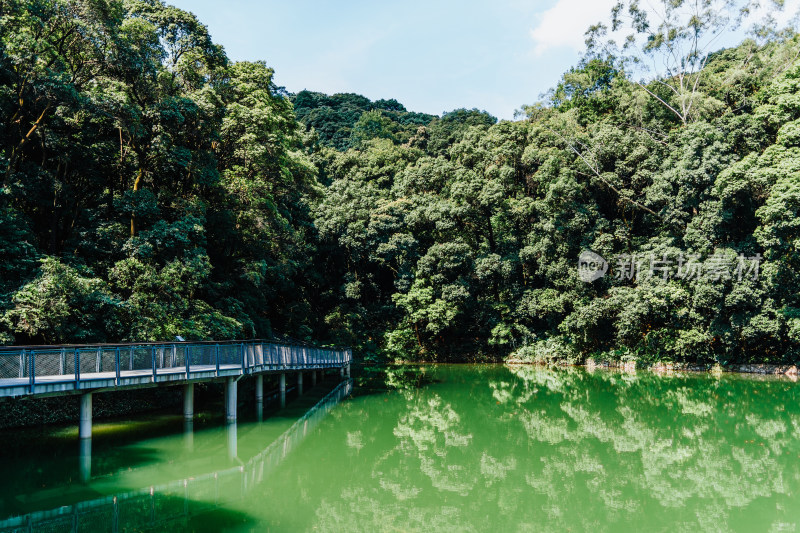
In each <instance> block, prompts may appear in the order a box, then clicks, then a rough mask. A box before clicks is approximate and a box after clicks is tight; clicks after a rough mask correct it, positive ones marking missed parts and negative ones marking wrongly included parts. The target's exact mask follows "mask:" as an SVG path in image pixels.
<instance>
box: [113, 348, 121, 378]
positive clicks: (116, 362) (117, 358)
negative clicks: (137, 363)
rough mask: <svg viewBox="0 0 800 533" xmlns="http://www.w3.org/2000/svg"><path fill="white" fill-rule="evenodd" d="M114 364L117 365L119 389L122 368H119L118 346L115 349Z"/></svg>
mask: <svg viewBox="0 0 800 533" xmlns="http://www.w3.org/2000/svg"><path fill="white" fill-rule="evenodd" d="M114 363H115V367H116V369H117V387H119V374H120V368H119V364H120V363H119V346H117V347H116V348H115V349H114Z"/></svg>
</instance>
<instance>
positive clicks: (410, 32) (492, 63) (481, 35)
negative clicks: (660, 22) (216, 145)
mask: <svg viewBox="0 0 800 533" xmlns="http://www.w3.org/2000/svg"><path fill="white" fill-rule="evenodd" d="M167 1H168V3H172V4H174V5H176V6H178V7H180V8H182V9H185V10H188V11H191V12H193V13H194V14H195V15H197V17H198V18H199V19H200V21H201V22H203V23H204V24H206V25H207V26H208V28H209V31H210V32H211V35H212V38H213V39H214V41H215V42H217V43H219V44H221V45H223V46H224V47H225V50H226V51H227V53H228V56H229V57H230V58H232V59H233V60H237V61H238V60H258V59H262V60H264V61H266V62H267V64H268V65H269V66H271V67H273V68H274V69H275V72H276V74H275V81H276V82H277V83H278V85H282V86H285V87H286V88H287V89H288V90H289V91H292V92H297V91H300V90H302V89H309V90H315V91H320V92H325V93H335V92H355V93H359V94H363V95H365V96H367V97H369V98H371V99H378V98H396V99H397V100H398V101H400V102H401V103H402V104H404V105H405V106H406V107H407V108H408V109H409V110H413V111H421V112H427V113H434V114H440V113H442V112H443V111H450V110H452V109H455V108H459V107H467V108H473V107H477V108H480V109H485V110H487V111H489V112H490V113H492V114H494V115H495V116H498V117H499V118H507V119H510V118H513V114H514V110H515V109H519V108H520V107H521V106H522V105H524V104H532V103H535V102H536V101H538V100H539V99H540V98H539V96H540V94H541V93H543V92H545V91H547V90H548V89H549V88H550V87H552V86H554V85H555V84H556V83H557V81H558V79H559V77H560V76H561V74H562V73H563V72H564V71H565V70H566V69H568V68H569V67H570V66H572V65H574V64H575V63H576V61H577V60H578V58H579V55H580V51H581V50H582V48H583V32H584V31H585V29H586V28H587V27H588V26H589V25H590V24H593V23H595V22H598V21H599V20H600V19H601V18H604V19H605V18H607V17H608V15H607V14H608V13H609V11H610V8H611V5H612V4H613V3H614V0H591V1H581V0H532V1H527V2H526V1H523V0H488V1H487V0H482V1H477V0H461V1H458V2H455V1H449V0H448V1H443V0H405V1H403V2H378V1H375V0H372V1H366V0H356V1H348V0H338V1H322V0H317V1H310V0H292V1H288V2H287V1H280V2H278V1H274V0H267V1H262V2H255V1H246V0H226V1H225V2H220V1H219V0H191V1H190V0H167Z"/></svg>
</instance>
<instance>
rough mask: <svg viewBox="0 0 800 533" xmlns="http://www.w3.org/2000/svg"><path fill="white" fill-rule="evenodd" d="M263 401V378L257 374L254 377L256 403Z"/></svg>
mask: <svg viewBox="0 0 800 533" xmlns="http://www.w3.org/2000/svg"><path fill="white" fill-rule="evenodd" d="M263 401H264V376H263V375H262V374H258V375H257V376H256V402H263Z"/></svg>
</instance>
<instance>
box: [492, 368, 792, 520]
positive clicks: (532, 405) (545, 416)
mask: <svg viewBox="0 0 800 533" xmlns="http://www.w3.org/2000/svg"><path fill="white" fill-rule="evenodd" d="M512 372H513V373H514V374H515V375H516V376H517V377H519V378H521V379H522V380H523V381H525V382H526V383H528V385H527V386H523V387H522V388H523V389H527V388H531V387H536V388H537V389H539V392H538V395H537V399H536V400H533V401H529V402H527V403H526V405H525V406H524V409H523V410H524V413H523V414H521V415H520V421H521V422H522V427H523V428H524V429H525V431H526V432H527V433H528V435H529V437H530V438H531V439H533V440H535V441H538V442H541V443H543V444H547V445H548V446H547V447H546V448H543V452H544V455H543V456H542V457H541V462H542V467H541V468H539V469H534V471H533V472H530V473H529V474H528V476H527V482H528V483H529V484H530V485H531V487H533V488H534V489H536V490H537V492H541V493H542V494H544V495H546V496H547V497H548V498H549V499H552V500H553V502H554V504H557V503H555V502H559V501H560V502H564V501H565V499H564V496H565V494H566V495H567V496H569V495H570V492H569V491H565V490H564V487H565V486H575V484H585V487H586V488H587V490H586V491H585V492H582V496H585V495H590V497H589V498H588V499H587V500H585V501H584V505H594V506H599V507H602V508H604V509H606V510H607V512H608V513H609V514H612V515H613V514H614V510H615V509H618V508H619V509H623V510H625V511H626V512H629V511H632V510H635V509H636V507H637V506H638V505H639V504H640V502H642V501H646V500H647V499H653V500H655V501H656V502H658V504H660V506H661V507H662V509H661V510H660V512H664V513H668V512H669V511H668V509H681V508H683V507H685V506H690V507H692V511H693V515H694V516H696V517H697V518H698V520H700V517H703V520H706V519H708V517H716V518H715V519H714V520H713V521H711V522H708V524H709V525H713V526H714V527H713V528H711V529H716V528H719V527H722V528H723V529H724V528H725V527H726V526H725V521H726V519H727V517H726V514H727V513H723V514H720V513H719V510H720V509H728V508H730V507H746V506H748V505H750V504H751V503H753V502H754V501H755V500H757V499H758V498H760V497H772V496H775V495H784V496H786V497H787V501H789V497H790V496H791V491H792V489H794V490H797V488H798V481H799V480H800V475H799V472H798V468H797V466H796V463H795V461H788V460H786V457H788V456H789V455H791V456H792V457H795V458H796V457H797V455H798V454H797V452H798V437H800V433H798V432H797V431H796V429H797V428H798V427H800V424H798V422H800V419H798V415H797V413H796V412H795V413H794V414H791V415H789V414H786V413H785V410H782V411H777V412H768V413H764V414H758V413H757V412H751V410H752V411H759V410H760V409H761V406H760V405H759V403H758V402H756V401H754V400H753V396H756V395H757V394H758V392H759V390H760V389H763V386H764V384H763V383H748V382H746V381H742V380H728V379H713V378H707V377H705V376H704V377H684V378H675V379H670V378H664V377H660V376H649V375H635V376H631V375H627V376H624V375H620V374H614V373H595V374H594V375H592V376H591V377H590V378H589V377H588V374H583V373H581V372H553V371H549V370H546V369H541V368H521V369H512ZM587 379H590V380H591V381H592V383H587V381H586V380H587ZM682 382H689V383H690V385H688V386H687V385H680V383H682ZM772 385H774V386H773V387H772V388H775V389H777V390H778V391H780V390H786V388H785V386H782V385H781V384H780V383H777V382H776V383H775V384H772ZM609 386H611V387H613V388H609ZM506 387H507V385H503V384H493V385H492V386H491V388H492V390H498V389H504V388H506ZM587 387H589V388H588V389H587ZM587 390H588V391H590V392H588V393H587ZM764 392H766V391H764ZM792 394H793V393H792ZM762 395H763V392H762ZM543 398H546V400H543ZM787 399H788V398H787ZM773 400H774V399H773ZM771 403H772V402H771ZM772 404H773V405H775V404H777V405H781V402H780V401H777V402H775V403H772ZM790 427H791V428H792V429H794V430H795V431H793V432H790V431H789V428H790ZM608 472H611V473H612V474H608ZM787 478H788V479H787ZM626 494H627V495H633V496H635V498H631V497H626V496H625V495H626ZM576 503H577V502H576ZM665 516H666V515H665ZM693 523H694V524H695V525H696V522H693Z"/></svg>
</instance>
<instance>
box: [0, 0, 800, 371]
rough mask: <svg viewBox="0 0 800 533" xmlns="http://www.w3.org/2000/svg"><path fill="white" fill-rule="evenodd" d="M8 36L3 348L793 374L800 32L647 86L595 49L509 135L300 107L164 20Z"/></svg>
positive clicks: (415, 116) (182, 17)
mask: <svg viewBox="0 0 800 533" xmlns="http://www.w3.org/2000/svg"><path fill="white" fill-rule="evenodd" d="M0 17H2V24H0V47H1V48H0V113H2V115H3V117H5V118H4V120H3V121H2V123H0V142H1V143H2V145H1V147H0V159H1V160H0V164H2V180H3V181H2V196H0V254H2V257H3V261H2V263H0V272H1V273H2V274H1V275H0V317H2V318H1V319H0V339H2V341H3V342H5V343H11V342H16V343H27V342H89V341H112V340H162V339H168V338H171V337H172V336H173V335H183V336H184V337H187V338H215V339H222V338H241V337H254V336H261V337H264V336H271V335H286V336H291V337H295V338H301V339H309V340H317V341H323V342H341V343H347V344H352V345H353V346H354V347H356V352H357V353H358V354H359V355H360V356H362V357H369V358H394V357H398V358H405V359H426V360H456V361H461V360H475V359H501V358H504V357H508V356H513V357H515V358H520V359H525V360H537V361H550V360H568V361H581V360H583V359H584V358H586V357H588V356H590V355H591V356H594V357H612V358H616V359H635V360H638V361H642V362H651V361H655V360H673V361H700V362H703V363H714V362H719V363H723V364H726V363H732V362H741V361H756V362H775V363H777V362H790V363H794V362H797V360H798V359H800V62H799V61H798V52H800V38H798V36H797V35H796V34H795V33H792V32H783V33H778V32H772V33H766V32H765V33H763V34H762V35H761V36H760V37H759V39H758V40H746V41H744V42H742V43H741V44H740V45H739V46H736V47H733V48H729V49H725V50H722V51H719V52H715V53H713V54H711V55H708V54H706V55H704V56H702V61H700V60H699V59H697V61H700V62H699V64H698V67H697V68H696V69H695V70H692V71H687V72H678V73H677V74H671V75H670V76H669V77H665V78H660V79H659V78H656V79H652V81H649V82H639V81H636V78H635V77H634V76H633V75H632V74H630V73H628V72H629V70H628V65H629V63H628V62H626V61H625V58H624V57H620V56H616V55H614V54H611V53H609V51H608V50H607V49H605V48H602V47H596V48H594V49H591V50H590V52H589V53H587V54H586V56H585V58H584V59H583V60H582V61H581V63H580V64H578V65H576V66H575V67H574V68H573V69H571V70H570V71H569V72H567V73H565V74H564V76H563V77H562V79H561V80H560V81H559V82H557V83H555V87H554V88H553V89H552V91H551V92H550V93H549V94H548V95H547V97H546V99H545V101H543V102H541V103H540V104H537V105H535V106H531V107H528V108H526V109H525V112H524V116H523V118H522V119H520V120H518V121H514V122H511V121H501V122H498V121H497V120H496V118H495V117H492V116H491V115H490V114H488V113H485V112H482V111H478V110H466V109H461V110H456V111H452V112H449V113H444V114H442V116H440V117H434V116H430V115H425V114H421V113H413V112H409V111H407V110H406V109H405V108H404V107H403V106H402V105H401V104H400V103H398V102H397V101H396V100H378V101H374V102H373V101H370V100H369V99H367V98H364V97H361V96H358V95H353V94H343V95H342V94H340V95H332V96H327V95H323V94H320V93H312V92H308V91H302V92H300V93H298V94H296V95H287V94H285V93H284V91H282V90H281V89H279V88H278V87H276V86H275V84H274V83H273V81H272V76H273V72H272V70H271V69H270V68H269V67H267V66H266V65H265V64H263V63H246V62H240V63H233V62H231V61H229V60H228V59H227V57H226V55H225V53H224V50H223V49H222V48H221V47H219V46H218V45H216V44H215V43H213V42H212V41H211V39H210V37H209V35H208V32H207V30H206V28H205V26H203V25H202V24H201V23H200V22H199V21H197V20H196V19H195V18H194V17H193V16H192V15H190V14H188V13H186V12H183V11H180V10H178V9H175V8H172V7H169V6H166V5H164V4H161V3H160V2H159V1H157V0H134V1H132V0H126V1H124V2H115V1H108V2H88V1H86V2H83V1H78V0H70V1H65V0H35V1H34V2H27V3H22V2H18V1H12V2H5V3H2V4H0ZM656 42H659V41H656ZM651 50H652V41H651ZM698 57H699V56H698ZM554 81H557V80H554ZM678 83H679V84H680V85H678ZM676 87H678V89H675V88H676ZM687 87H688V88H687ZM531 99H532V101H533V100H535V99H536V95H532V96H531ZM584 251H591V252H593V253H595V254H599V255H600V256H602V257H603V258H605V259H606V261H607V267H606V268H607V272H606V273H605V275H604V276H602V277H599V278H597V279H594V280H593V281H588V280H587V281H585V280H584V279H582V278H581V277H580V276H579V271H578V259H579V257H581V254H582V252H584ZM692 269H693V270H692ZM687 273H688V274H693V275H687Z"/></svg>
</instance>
